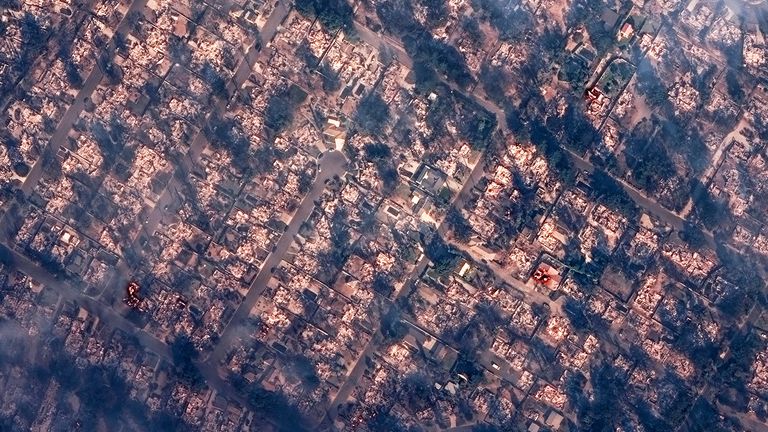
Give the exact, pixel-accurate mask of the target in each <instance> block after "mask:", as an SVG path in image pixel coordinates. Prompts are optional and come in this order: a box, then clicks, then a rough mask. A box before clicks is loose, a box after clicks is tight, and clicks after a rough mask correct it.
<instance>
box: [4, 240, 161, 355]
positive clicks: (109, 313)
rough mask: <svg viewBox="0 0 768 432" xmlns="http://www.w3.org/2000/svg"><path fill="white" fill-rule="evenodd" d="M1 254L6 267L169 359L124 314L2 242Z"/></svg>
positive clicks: (157, 344)
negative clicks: (21, 273)
mask: <svg viewBox="0 0 768 432" xmlns="http://www.w3.org/2000/svg"><path fill="white" fill-rule="evenodd" d="M0 254H2V255H3V256H4V257H9V258H10V262H9V263H7V266H8V268H9V269H11V270H19V271H21V272H23V273H25V274H27V275H28V276H30V277H31V278H33V279H35V280H36V281H38V282H40V283H42V284H44V285H45V286H46V287H48V288H49V289H52V290H54V291H55V292H56V293H57V294H59V295H60V296H61V297H62V298H63V299H64V300H66V301H71V302H73V303H74V304H77V305H79V306H82V307H83V308H84V309H86V310H88V312H89V313H91V314H94V315H96V316H98V317H99V318H100V320H101V321H102V322H103V323H104V324H105V325H106V326H108V327H110V328H114V329H120V330H122V331H124V332H125V333H126V334H128V335H133V336H135V337H136V338H137V339H138V341H139V344H140V345H141V346H142V347H143V348H145V349H147V350H148V351H152V352H154V353H156V354H159V355H160V356H162V357H165V358H167V359H170V351H169V349H168V346H167V345H166V344H165V343H164V342H162V341H161V340H159V339H157V338H156V337H154V336H153V335H151V334H149V333H147V332H145V331H142V330H139V329H137V328H136V325H135V324H134V323H132V322H131V321H129V320H127V319H126V318H125V317H123V316H121V315H120V314H118V313H117V312H115V311H114V310H112V309H111V308H109V307H106V305H104V304H103V303H99V302H98V301H96V300H94V299H92V298H90V297H88V296H86V295H85V294H83V293H82V292H81V291H80V290H79V289H77V288H75V287H74V286H72V285H71V284H70V282H68V281H65V280H62V279H60V278H57V277H55V276H54V275H52V274H51V273H50V272H49V271H48V270H46V269H44V268H42V267H41V266H39V265H38V264H36V263H34V262H33V261H31V260H30V259H29V258H27V257H25V256H23V255H21V254H19V253H18V252H16V251H14V250H12V249H11V248H9V247H8V246H6V245H4V244H0Z"/></svg>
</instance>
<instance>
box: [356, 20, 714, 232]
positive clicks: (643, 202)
mask: <svg viewBox="0 0 768 432" xmlns="http://www.w3.org/2000/svg"><path fill="white" fill-rule="evenodd" d="M355 29H356V30H357V32H358V35H359V36H360V39H362V40H363V41H364V42H366V43H368V44H369V45H372V46H374V47H382V46H385V47H387V48H388V49H389V50H390V51H391V52H392V53H394V54H395V56H396V57H397V59H398V60H399V61H400V62H401V63H402V64H404V65H406V66H409V67H410V65H412V64H413V62H412V60H411V58H410V57H409V56H408V54H407V53H406V52H405V50H404V49H403V48H402V46H401V45H400V44H399V42H397V41H395V40H394V39H392V38H390V37H388V36H386V35H382V34H379V33H375V32H373V31H371V30H370V29H368V28H366V27H365V26H364V25H362V24H360V23H355ZM445 84H447V85H448V86H449V87H450V88H451V89H452V90H453V91H455V92H459V93H461V94H463V95H465V96H466V97H468V98H470V99H472V100H473V101H474V102H475V103H477V104H479V105H480V106H482V107H483V108H485V109H486V110H488V111H489V112H492V113H494V114H495V115H496V120H497V122H498V125H499V128H500V129H501V131H502V132H504V133H505V134H506V133H508V132H509V131H508V129H507V124H506V114H505V113H504V110H502V109H501V108H499V107H498V106H496V105H495V104H493V103H492V102H491V101H489V100H487V99H484V98H482V97H479V96H478V95H477V94H476V93H474V92H468V91H465V90H463V89H461V88H460V87H458V86H457V85H456V84H454V83H452V82H448V81H445ZM563 149H564V150H566V151H567V153H568V155H569V156H570V157H571V160H572V161H573V163H574V165H575V166H576V167H577V168H578V169H579V170H582V171H589V172H592V171H594V169H595V167H594V166H593V165H592V164H591V163H590V162H589V161H587V160H586V159H584V158H583V157H581V156H579V155H577V154H576V153H574V152H572V151H570V150H568V149H566V148H563ZM614 179H615V180H616V181H617V182H619V184H621V186H622V187H623V188H624V190H625V191H626V192H627V194H628V195H629V197H630V198H632V199H633V200H634V201H635V203H636V204H637V205H638V206H639V207H641V208H643V209H645V210H646V211H647V212H648V213H650V214H652V215H654V216H655V217H657V218H658V219H659V220H661V221H663V222H665V223H667V224H669V225H671V226H672V227H674V228H676V229H678V230H679V229H681V228H682V227H683V225H684V224H685V219H684V218H683V217H681V216H680V215H679V214H677V213H675V212H673V211H671V210H669V209H667V208H666V207H664V206H662V205H661V204H659V203H658V202H657V201H656V200H655V199H654V198H652V197H649V196H648V195H646V194H645V193H644V192H642V191H640V190H638V189H637V188H635V187H634V186H632V185H631V184H629V183H628V182H626V181H625V180H623V179H621V178H615V177H614ZM705 234H706V235H707V237H708V238H709V240H710V241H711V242H712V241H713V240H712V238H711V237H712V236H711V234H709V233H705ZM712 244H714V243H712Z"/></svg>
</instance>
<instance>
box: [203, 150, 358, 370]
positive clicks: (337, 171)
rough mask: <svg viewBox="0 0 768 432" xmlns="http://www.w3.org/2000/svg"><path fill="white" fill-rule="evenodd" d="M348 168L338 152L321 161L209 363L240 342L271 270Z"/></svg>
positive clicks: (222, 357) (216, 362)
mask: <svg viewBox="0 0 768 432" xmlns="http://www.w3.org/2000/svg"><path fill="white" fill-rule="evenodd" d="M346 166H347V159H346V158H345V157H344V155H343V154H342V153H340V152H337V151H333V152H329V153H326V154H325V155H324V156H323V157H322V158H321V159H320V165H319V168H318V173H317V178H316V179H315V183H314V184H313V185H312V190H311V191H310V192H309V193H308V194H307V196H306V197H305V198H304V200H303V201H302V202H301V205H300V206H299V208H298V209H297V210H296V212H295V213H294V214H293V217H292V218H291V222H290V223H289V224H288V227H287V228H286V230H285V231H284V232H283V234H282V235H281V236H280V240H278V241H277V244H276V245H275V248H274V250H273V251H272V253H270V254H269V256H268V257H267V259H266V261H264V263H263V264H262V267H261V270H260V271H259V273H258V274H257V275H256V278H255V279H254V280H253V282H252V283H251V286H250V287H249V288H248V294H246V296H245V299H244V300H243V302H242V303H241V304H240V306H239V307H238V308H237V311H235V314H234V315H233V316H232V319H230V321H229V323H228V324H227V327H226V328H225V329H224V331H223V332H222V334H221V338H220V339H219V342H218V344H217V345H216V347H215V348H214V350H213V352H212V353H211V354H210V356H209V357H208V363H210V364H211V365H218V364H219V363H220V362H221V361H222V360H223V359H224V356H225V355H226V354H227V352H228V351H229V350H230V348H231V347H232V345H233V344H234V343H236V342H237V335H238V334H239V333H240V332H239V331H237V330H238V327H239V326H240V325H242V324H243V323H244V322H245V321H246V320H247V318H248V315H249V314H250V311H251V308H253V305H254V304H256V301H257V300H258V298H259V296H261V293H262V292H264V289H265V288H266V285H267V282H268V281H269V279H270V278H271V277H272V272H271V269H272V267H275V266H277V265H278V264H280V261H281V260H282V259H283V256H284V255H285V253H286V252H287V251H288V248H289V247H290V246H291V244H292V243H293V240H294V237H295V236H296V234H298V232H299V228H300V227H301V224H302V223H304V221H306V220H307V218H308V217H309V215H310V214H311V213H312V210H313V209H314V208H315V201H317V200H318V199H319V198H320V195H321V194H322V193H323V191H324V190H325V187H326V182H327V181H328V180H330V179H332V178H333V177H334V176H342V175H343V174H344V173H345V172H346Z"/></svg>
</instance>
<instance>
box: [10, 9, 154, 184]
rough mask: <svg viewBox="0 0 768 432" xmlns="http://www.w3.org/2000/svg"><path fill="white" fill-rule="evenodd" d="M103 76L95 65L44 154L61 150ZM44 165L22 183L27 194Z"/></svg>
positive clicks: (123, 24)
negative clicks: (87, 100) (86, 101)
mask: <svg viewBox="0 0 768 432" xmlns="http://www.w3.org/2000/svg"><path fill="white" fill-rule="evenodd" d="M146 4H147V0H134V2H133V3H132V4H131V6H130V8H128V10H127V11H126V13H125V16H124V17H123V19H122V21H120V24H119V25H118V26H117V30H116V31H115V33H120V34H126V33H127V32H128V26H129V23H128V20H127V19H126V18H127V17H128V15H130V14H131V12H133V11H140V10H143V9H144V7H145V6H146ZM113 39H114V36H113ZM108 46H109V47H114V44H113V42H112V40H110V42H109V44H108ZM99 49H100V47H96V51H97V54H98V52H100V50H99ZM103 76H104V72H102V70H101V68H100V67H99V66H98V65H94V67H93V70H92V71H91V73H90V75H88V78H86V79H85V82H84V83H83V87H82V88H81V89H80V91H78V93H77V96H76V97H75V100H74V102H72V105H70V106H69V108H67V110H66V111H65V112H64V115H63V116H62V117H61V120H59V124H58V125H57V126H56V130H55V131H54V132H53V135H52V136H51V139H50V141H49V142H48V147H47V149H46V150H45V151H43V154H45V153H46V151H47V152H49V154H56V152H57V151H58V150H59V147H61V144H62V143H63V142H64V140H65V139H66V138H67V134H68V133H69V131H70V129H72V126H73V125H74V124H75V122H77V119H78V118H80V113H81V112H82V111H83V109H84V107H85V100H86V99H89V98H90V97H91V95H92V94H93V92H94V91H95V90H96V88H97V87H98V86H99V83H100V82H101V79H102V77H103ZM42 165H43V158H42V157H40V158H38V160H37V161H36V162H35V164H34V165H33V166H32V169H31V170H30V172H29V175H27V178H26V179H24V183H23V184H22V187H21V189H22V190H23V191H24V193H25V194H28V193H29V192H30V191H31V190H32V189H33V188H34V187H35V185H36V184H37V182H38V180H40V176H41V175H42V170H43V166H42Z"/></svg>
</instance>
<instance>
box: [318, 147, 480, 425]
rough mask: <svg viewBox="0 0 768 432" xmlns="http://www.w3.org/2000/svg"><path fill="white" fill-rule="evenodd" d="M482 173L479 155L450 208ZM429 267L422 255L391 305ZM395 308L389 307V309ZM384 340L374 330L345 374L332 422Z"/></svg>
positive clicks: (466, 194) (469, 192) (331, 412)
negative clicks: (368, 359) (370, 358)
mask: <svg viewBox="0 0 768 432" xmlns="http://www.w3.org/2000/svg"><path fill="white" fill-rule="evenodd" d="M483 173H484V166H483V157H482V155H480V157H479V158H478V161H477V164H476V165H475V167H474V168H473V169H472V172H471V173H470V174H469V176H468V177H467V180H466V181H465V182H464V186H462V188H461V190H460V191H459V193H457V194H456V196H455V197H454V198H453V200H452V202H451V206H452V207H456V208H463V207H464V205H465V204H466V202H467V200H469V199H470V198H471V196H472V189H473V188H474V187H475V185H476V184H477V182H479V181H480V179H482V178H483ZM437 232H438V233H439V234H440V235H444V234H445V233H446V232H447V226H446V224H445V223H443V221H441V222H440V223H439V225H438V227H437ZM428 265H429V259H428V258H427V257H426V255H422V256H421V258H420V259H419V260H418V261H417V262H416V265H415V266H414V268H413V270H411V272H410V274H409V275H408V277H407V278H406V279H405V283H404V284H403V287H402V289H401V290H400V292H398V293H397V296H396V297H395V300H394V302H393V303H397V300H398V299H399V298H402V297H404V296H406V295H407V294H408V293H409V292H410V288H411V287H412V286H413V285H414V284H415V283H416V282H417V281H418V279H419V278H420V277H421V275H422V274H423V273H424V271H425V270H426V268H427V266H428ZM393 307H395V306H390V309H391V308H393ZM411 324H412V325H414V326H416V327H418V325H415V324H413V323H411ZM383 339H384V337H383V335H382V333H381V330H380V329H378V330H376V333H374V335H373V337H372V338H371V340H370V341H368V344H367V345H366V346H365V348H364V349H363V350H362V351H361V353H360V355H359V356H358V357H357V359H356V360H355V362H354V365H353V366H352V369H350V371H349V374H347V379H346V380H344V383H343V384H342V385H341V387H340V388H339V391H338V393H337V394H336V397H335V398H334V400H333V402H331V404H330V406H329V409H328V418H329V419H330V420H331V421H333V420H334V419H335V418H336V417H337V416H338V410H337V407H338V406H339V404H342V403H344V402H346V401H347V399H349V395H350V394H351V393H352V391H353V390H354V389H355V386H356V385H357V383H358V382H359V380H360V377H362V375H363V373H364V372H365V369H366V361H365V359H366V358H369V357H371V356H373V354H374V353H375V352H376V351H377V350H378V349H379V346H380V343H381V342H382V340H383Z"/></svg>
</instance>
